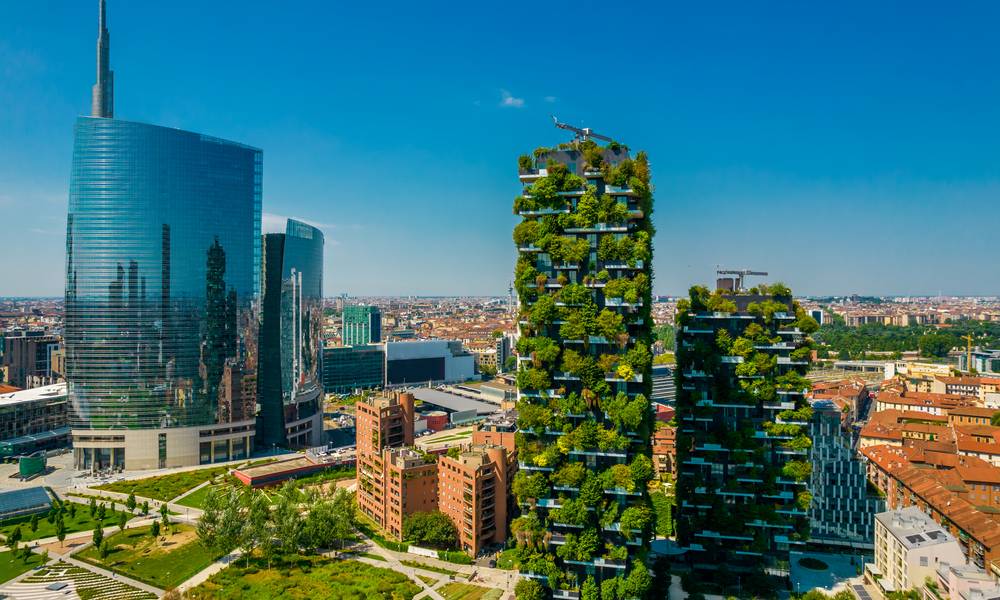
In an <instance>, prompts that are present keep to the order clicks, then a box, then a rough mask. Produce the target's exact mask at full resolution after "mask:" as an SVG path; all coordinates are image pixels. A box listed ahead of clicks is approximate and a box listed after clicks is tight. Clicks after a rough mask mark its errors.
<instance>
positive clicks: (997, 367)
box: [958, 348, 1000, 375]
mask: <svg viewBox="0 0 1000 600" xmlns="http://www.w3.org/2000/svg"><path fill="white" fill-rule="evenodd" d="M970 358H971V361H970V360H969V359H970ZM958 369H959V370H960V371H969V372H971V371H976V372H977V373H980V374H983V375H1000V350H998V349H990V348H976V349H975V350H973V351H972V352H971V353H968V352H965V353H962V354H960V355H959V357H958Z"/></svg>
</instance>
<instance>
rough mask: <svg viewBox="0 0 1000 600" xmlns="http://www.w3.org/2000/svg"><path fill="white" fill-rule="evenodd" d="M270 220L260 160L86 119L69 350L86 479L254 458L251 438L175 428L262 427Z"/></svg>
mask: <svg viewBox="0 0 1000 600" xmlns="http://www.w3.org/2000/svg"><path fill="white" fill-rule="evenodd" d="M260 211H261V151H260V150H258V149H255V148H251V147H248V146H244V145H242V144H236V143H233V142H228V141H225V140H220V139H216V138H212V137H208V136H205V135H201V134H197V133H191V132H187V131H181V130H178V129H170V128H166V127H158V126H155V125H147V124H144V123H133V122H128V121H120V120H116V119H105V118H90V117H81V118H79V119H78V120H77V123H76V129H75V142H74V148H73V165H72V173H71V178H70V199H69V216H68V222H67V231H66V254H67V258H66V328H65V338H66V363H67V380H68V382H69V399H70V402H71V406H72V426H73V430H74V431H73V434H74V446H75V448H76V453H77V464H78V466H79V467H80V468H95V467H97V468H100V467H104V466H112V465H114V466H125V467H127V468H156V467H157V466H162V465H164V464H166V465H172V464H192V463H193V464H197V463H198V462H209V461H211V460H222V459H224V458H228V457H229V456H231V455H232V456H235V455H244V454H246V452H247V444H248V441H249V439H250V438H251V437H252V435H253V432H252V429H253V428H252V426H250V427H249V428H248V429H244V430H242V431H241V432H240V433H239V434H238V435H234V436H233V437H231V438H226V439H224V440H221V443H219V444H216V443H215V442H217V441H220V440H216V439H215V438H213V437H212V436H206V437H205V439H202V440H200V441H199V439H198V437H197V436H195V437H194V438H192V439H191V440H187V439H186V438H185V440H183V441H182V440H181V437H182V436H183V435H186V434H181V433H176V434H175V435H174V436H171V435H168V433H167V431H166V430H170V429H175V428H181V429H183V428H190V427H202V426H209V425H213V424H218V423H230V422H235V421H243V422H246V421H248V420H252V419H253V416H254V415H253V413H254V405H255V402H256V395H255V392H254V387H255V384H254V381H253V378H254V375H255V370H256V360H257V355H256V344H257V319H258V316H257V314H256V312H255V308H254V307H255V302H256V298H257V291H258V287H259V282H258V277H259V264H260V218H261V215H260ZM251 422H252V421H251ZM154 430H159V432H158V433H155V434H154V433H152V432H153V431H154ZM141 431H147V432H150V433H149V435H154V439H153V441H152V442H148V440H145V441H143V440H142V439H141V438H142V436H141V435H138V433H137V432H141ZM125 432H130V433H125ZM160 434H163V435H162V437H160ZM84 438H85V439H86V440H89V441H84ZM147 443H148V444H149V445H147ZM203 443H208V444H209V446H207V447H206V446H205V445H204V444H203ZM130 446H131V453H130ZM151 448H152V449H151Z"/></svg>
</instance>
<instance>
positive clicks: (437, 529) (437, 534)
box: [403, 511, 458, 550]
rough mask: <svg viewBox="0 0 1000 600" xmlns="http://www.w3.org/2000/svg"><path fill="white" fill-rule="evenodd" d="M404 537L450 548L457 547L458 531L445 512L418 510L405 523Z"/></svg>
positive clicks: (444, 548) (440, 547) (438, 546)
mask: <svg viewBox="0 0 1000 600" xmlns="http://www.w3.org/2000/svg"><path fill="white" fill-rule="evenodd" d="M403 537H404V538H406V539H408V540H413V541H414V542H417V543H418V544H426V545H428V546H431V547H433V548H438V549H442V550H449V549H451V548H454V547H455V542H456V540H457V539H458V531H456V530H455V524H454V523H452V522H451V519H449V518H448V515H446V514H444V513H443V512H440V511H432V512H416V513H413V514H412V515H410V516H409V517H408V518H407V519H406V521H405V522H404V523H403Z"/></svg>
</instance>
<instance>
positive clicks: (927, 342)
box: [917, 333, 955, 358]
mask: <svg viewBox="0 0 1000 600" xmlns="http://www.w3.org/2000/svg"><path fill="white" fill-rule="evenodd" d="M917 343H918V344H919V346H920V355H921V356H928V357H938V358H943V357H945V356H948V352H950V351H951V349H952V348H953V347H954V345H955V344H954V340H953V339H952V338H951V336H948V335H944V334H940V333H927V334H924V335H922V336H920V340H919V341H918V342H917Z"/></svg>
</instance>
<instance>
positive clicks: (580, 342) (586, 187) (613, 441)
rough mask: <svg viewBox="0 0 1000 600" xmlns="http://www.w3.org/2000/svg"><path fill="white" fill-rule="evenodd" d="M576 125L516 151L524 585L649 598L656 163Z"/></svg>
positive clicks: (519, 524)
mask: <svg viewBox="0 0 1000 600" xmlns="http://www.w3.org/2000/svg"><path fill="white" fill-rule="evenodd" d="M561 127H563V128H564V129H572V128H569V127H566V126H561ZM576 131H577V134H578V135H577V138H576V139H575V140H574V141H573V142H571V143H568V144H561V145H560V146H559V147H557V148H539V149H537V150H535V152H534V156H533V157H531V156H526V155H525V156H521V157H520V159H519V161H518V166H519V171H520V179H521V182H522V184H523V186H524V190H523V193H522V195H521V196H519V197H518V198H517V199H516V200H515V202H514V212H515V213H516V214H517V215H519V216H520V217H521V219H522V220H521V222H520V223H519V224H518V225H517V227H516V228H515V229H514V236H513V237H514V242H515V244H516V246H517V251H518V259H517V267H516V270H515V287H516V289H517V293H518V296H519V299H520V315H519V326H520V332H521V337H520V339H519V341H518V343H517V362H518V371H517V387H518V404H517V407H518V413H519V416H518V427H519V433H518V434H517V440H516V444H517V451H518V462H519V466H520V468H519V472H518V474H517V476H516V477H515V480H514V484H513V492H514V495H515V498H516V501H517V503H518V507H519V509H520V516H519V517H518V518H516V519H515V520H514V521H513V523H512V524H511V532H512V536H513V538H514V539H515V540H516V542H517V550H516V551H515V552H516V559H515V560H516V563H517V566H518V569H519V571H520V574H521V577H522V580H521V581H520V582H519V584H518V588H517V592H518V597H527V598H535V597H552V598H563V599H574V598H585V599H592V598H597V597H600V598H601V599H603V600H620V599H621V600H624V599H625V598H642V597H644V596H645V595H646V593H647V590H648V588H649V586H650V583H651V577H650V574H649V572H648V570H647V568H646V565H645V563H644V558H645V553H646V551H647V548H648V540H649V536H650V528H651V524H652V513H651V509H650V505H649V495H648V492H647V482H648V481H649V480H650V479H651V477H652V475H653V466H652V462H651V460H650V435H651V431H652V415H651V412H650V403H649V400H648V398H649V395H650V387H651V385H650V380H651V359H652V356H651V352H650V345H651V342H652V333H651V332H652V329H651V327H652V322H651V319H650V304H651V300H652V299H651V285H650V284H651V278H652V270H651V266H650V262H651V259H652V237H653V226H652V223H651V220H650V215H651V212H652V208H653V197H652V187H651V186H650V182H649V163H648V161H647V158H646V155H645V153H642V152H640V153H638V154H637V155H636V156H635V157H634V158H631V157H630V156H629V151H628V149H627V148H626V147H625V146H623V145H621V144H618V143H616V142H613V141H608V143H607V144H606V145H600V144H598V143H596V142H595V141H594V140H593V139H591V138H599V139H607V138H603V137H602V136H597V135H594V134H591V132H590V131H589V130H576ZM597 594H599V596H598V595H597Z"/></svg>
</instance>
